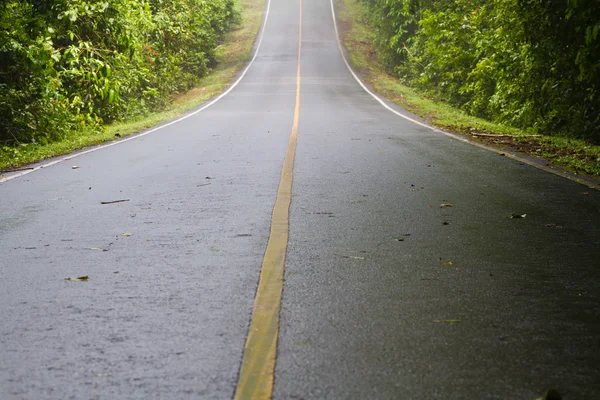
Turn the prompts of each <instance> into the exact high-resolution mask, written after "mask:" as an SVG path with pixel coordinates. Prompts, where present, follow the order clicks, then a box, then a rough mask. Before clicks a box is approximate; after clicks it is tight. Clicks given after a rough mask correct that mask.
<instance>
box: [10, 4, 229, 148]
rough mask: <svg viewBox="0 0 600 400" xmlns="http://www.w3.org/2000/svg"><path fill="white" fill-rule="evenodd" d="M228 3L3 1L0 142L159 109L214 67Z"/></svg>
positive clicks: (47, 137)
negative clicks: (172, 96) (171, 97)
mask: <svg viewBox="0 0 600 400" xmlns="http://www.w3.org/2000/svg"><path fill="white" fill-rule="evenodd" d="M238 17H239V16H238V14H237V12H236V11H235V10H234V0H210V1H207V0H177V1H174V0H149V1H138V0H55V1H52V2H45V1H39V0H9V1H6V2H3V3H2V4H1V5H0V58H1V59H2V60H3V62H2V64H0V141H2V142H4V144H10V143H14V142H32V141H33V142H42V143H43V142H45V141H53V140H59V139H60V138H61V137H63V136H64V135H66V134H68V133H69V132H72V131H73V130H77V129H80V128H81V127H86V129H89V127H90V126H91V127H92V128H94V129H100V127H101V126H102V124H103V123H107V122H110V121H113V120H117V119H123V118H126V117H131V116H135V115H139V114H146V113H147V112H148V111H150V110H153V109H158V108H161V107H163V106H164V105H165V104H166V102H167V101H168V99H169V97H170V96H171V95H173V94H174V93H176V92H179V91H182V90H186V89H188V88H190V87H192V86H194V85H195V84H196V83H197V82H198V80H199V79H200V78H201V77H202V76H204V75H206V74H207V73H208V72H209V71H210V68H211V67H212V66H214V63H215V49H216V48H217V46H218V44H219V41H220V40H221V38H222V36H223V34H225V33H226V32H227V31H228V30H229V29H230V28H231V26H232V24H234V23H235V22H236V21H237V18H238Z"/></svg>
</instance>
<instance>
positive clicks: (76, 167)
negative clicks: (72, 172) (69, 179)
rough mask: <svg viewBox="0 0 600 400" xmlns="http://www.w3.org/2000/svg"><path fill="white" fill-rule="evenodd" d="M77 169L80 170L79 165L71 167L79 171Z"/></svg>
mask: <svg viewBox="0 0 600 400" xmlns="http://www.w3.org/2000/svg"><path fill="white" fill-rule="evenodd" d="M79 168H81V167H80V166H79V165H73V166H72V167H71V169H79Z"/></svg>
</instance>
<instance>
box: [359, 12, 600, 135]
mask: <svg viewBox="0 0 600 400" xmlns="http://www.w3.org/2000/svg"><path fill="white" fill-rule="evenodd" d="M362 1H363V2H364V3H366V4H367V5H368V9H369V18H370V22H371V24H372V25H373V26H374V27H375V28H376V32H377V34H376V41H377V44H378V45H379V48H380V51H381V53H382V60H383V62H385V63H386V65H387V67H388V68H389V69H390V70H392V71H395V72H396V73H397V74H398V75H399V77H401V78H402V79H404V80H405V81H406V82H407V83H409V84H412V85H414V86H417V87H419V88H421V89H422V90H425V91H426V92H429V93H431V94H433V95H435V96H437V97H439V98H441V99H444V100H447V101H448V102H450V103H451V104H453V105H455V106H458V107H461V108H462V109H464V110H466V111H467V112H469V113H470V114H473V115H476V116H480V117H484V118H488V119H490V120H493V121H497V122H503V123H507V124H510V125H513V126H516V127H519V128H532V129H534V130H537V131H540V132H543V133H545V134H556V135H563V136H571V137H578V138H586V139H590V140H593V141H596V142H598V141H600V22H598V19H597V16H598V15H600V3H599V2H597V1H596V0H562V1H561V0H555V1H539V0H493V1H484V0H453V1H449V0H442V1H433V0H362Z"/></svg>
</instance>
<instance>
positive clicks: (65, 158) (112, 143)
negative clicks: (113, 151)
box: [0, 0, 271, 184]
mask: <svg viewBox="0 0 600 400" xmlns="http://www.w3.org/2000/svg"><path fill="white" fill-rule="evenodd" d="M270 10H271V0H268V1H267V9H266V11H265V17H264V20H263V24H262V27H261V32H260V37H259V39H258V44H257V45H256V51H255V52H254V56H253V57H252V59H251V60H250V62H249V63H248V65H247V66H246V69H244V71H243V72H242V74H241V75H240V77H239V78H238V79H237V80H236V81H235V82H234V83H232V84H231V86H229V88H228V89H227V90H226V91H224V92H223V93H221V94H220V95H219V96H217V97H216V98H215V99H214V100H212V101H211V102H209V103H207V104H205V105H204V106H202V107H201V108H199V109H197V110H196V111H193V112H191V113H189V114H186V115H184V116H183V117H181V118H177V119H175V120H173V121H171V122H168V123H166V124H164V125H160V126H157V127H155V128H152V129H150V130H147V131H145V132H143V133H140V134H134V135H132V136H130V137H128V138H126V139H122V140H118V141H115V142H111V143H108V144H104V145H100V146H97V147H93V148H91V149H89V150H85V151H82V152H79V153H75V154H71V155H67V156H65V157H61V158H59V159H56V160H54V161H50V162H47V163H44V164H41V165H38V166H37V167H34V168H32V169H30V170H27V171H22V172H19V173H17V174H14V175H9V176H5V177H2V178H0V184H1V183H3V182H8V181H11V180H13V179H17V178H20V177H22V176H25V175H28V174H31V173H32V172H35V171H39V170H41V169H43V168H48V167H51V166H53V165H56V164H59V163H62V162H65V161H68V160H72V159H73V158H76V157H80V156H82V155H84V154H89V153H93V152H95V151H98V150H102V149H105V148H107V147H112V146H116V145H118V144H121V143H125V142H129V141H130V140H135V139H138V138H140V137H142V136H146V135H149V134H151V133H153V132H156V131H159V130H161V129H163V128H166V127H168V126H171V125H175V124H176V123H178V122H181V121H183V120H185V119H188V118H190V117H193V116H194V115H196V114H198V113H201V112H202V111H204V110H206V109H207V108H208V107H210V106H212V105H213V104H215V103H216V102H218V101H219V100H221V99H222V98H223V97H225V96H227V95H228V94H229V93H230V92H231V91H232V90H233V89H235V87H236V86H237V85H238V84H239V83H240V82H241V81H242V79H244V77H245V76H246V73H247V72H248V70H249V69H250V67H252V64H254V61H255V60H256V57H257V56H258V53H259V51H260V46H261V44H262V41H263V38H264V36H265V30H266V27H267V20H268V19H269V11H270Z"/></svg>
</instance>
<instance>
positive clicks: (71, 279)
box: [65, 275, 90, 281]
mask: <svg viewBox="0 0 600 400" xmlns="http://www.w3.org/2000/svg"><path fill="white" fill-rule="evenodd" d="M88 279H90V277H89V276H87V275H85V276H80V277H78V278H65V281H87V280H88Z"/></svg>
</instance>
